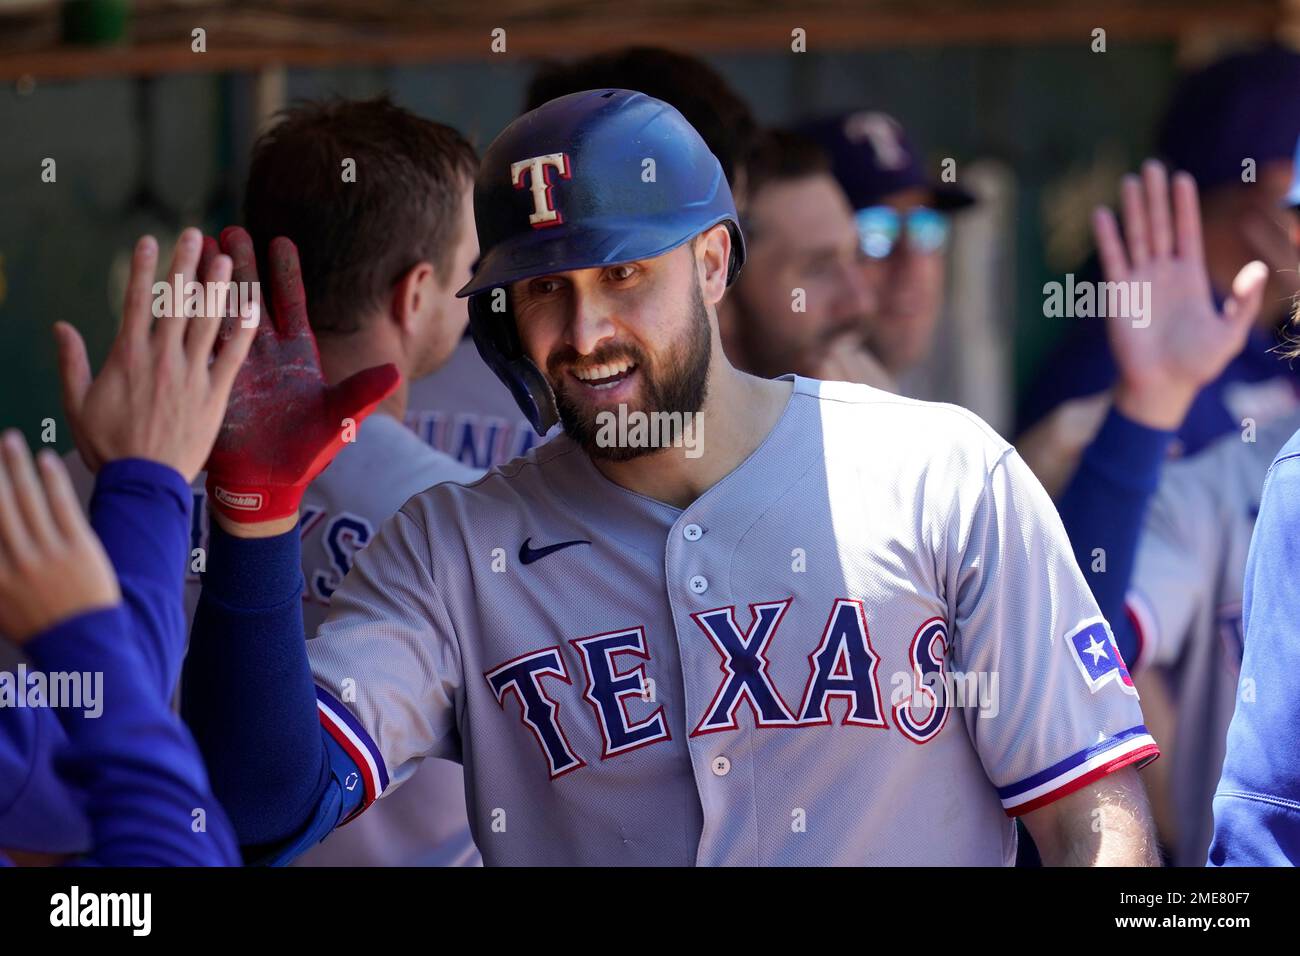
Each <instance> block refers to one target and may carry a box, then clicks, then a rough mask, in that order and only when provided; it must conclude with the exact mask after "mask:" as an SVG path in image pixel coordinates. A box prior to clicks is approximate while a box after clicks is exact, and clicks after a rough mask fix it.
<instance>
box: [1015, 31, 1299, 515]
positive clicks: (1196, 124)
mask: <svg viewBox="0 0 1300 956" xmlns="http://www.w3.org/2000/svg"><path fill="white" fill-rule="evenodd" d="M1297 136H1300V54H1297V53H1294V52H1292V51H1290V50H1285V49H1282V48H1280V47H1272V46H1271V47H1267V48H1264V49H1262V50H1254V51H1251V52H1246V53H1241V54H1237V55H1233V56H1230V57H1227V58H1225V59H1223V60H1221V61H1218V62H1216V63H1214V64H1212V65H1210V66H1209V67H1207V68H1205V69H1202V70H1199V71H1197V72H1195V73H1192V74H1190V75H1188V76H1187V77H1185V78H1184V79H1183V81H1182V82H1181V83H1180V85H1179V87H1178V89H1177V90H1176V91H1175V94H1174V97H1173V100H1172V103H1171V105H1170V107H1169V110H1168V112H1167V115H1166V117H1165V120H1164V124H1163V127H1162V130H1161V133H1160V137H1159V150H1160V152H1161V153H1162V154H1163V155H1164V157H1165V158H1166V159H1167V160H1168V163H1169V164H1170V165H1171V166H1172V167H1173V168H1177V169H1183V170H1186V171H1187V172H1189V173H1190V174H1191V175H1192V176H1193V177H1194V178H1195V180H1196V184H1197V186H1198V188H1199V190H1200V195H1201V219H1202V221H1203V224H1204V230H1203V232H1204V250H1205V251H1204V255H1205V268H1206V271H1207V273H1208V276H1209V282H1210V288H1211V291H1212V293H1213V296H1214V299H1215V301H1216V302H1220V303H1222V302H1223V301H1224V299H1225V298H1226V297H1227V296H1228V294H1229V291H1230V289H1231V282H1232V280H1233V277H1234V276H1235V275H1236V274H1237V272H1238V271H1239V270H1240V269H1241V268H1242V266H1244V265H1245V264H1246V263H1247V262H1250V261H1252V260H1260V261H1262V262H1264V263H1265V264H1266V265H1267V266H1268V267H1269V282H1268V286H1267V287H1266V289H1265V291H1264V295H1263V307H1262V308H1261V309H1260V312H1259V315H1258V321H1257V324H1256V327H1255V328H1253V329H1252V330H1251V331H1250V334H1249V336H1248V337H1247V339H1246V342H1245V345H1244V347H1243V348H1242V349H1241V351H1240V352H1239V353H1238V354H1237V355H1236V356H1234V357H1233V359H1232V360H1231V361H1230V362H1229V363H1228V364H1227V366H1226V367H1225V368H1224V369H1223V371H1222V373H1221V374H1219V375H1218V376H1217V377H1215V378H1214V379H1213V380H1212V381H1210V382H1207V383H1206V384H1205V385H1204V387H1203V388H1202V389H1201V390H1200V391H1199V392H1198V393H1197V394H1196V396H1195V397H1194V398H1193V400H1192V402H1191V405H1190V407H1189V409H1188V411H1187V414H1186V416H1185V418H1184V420H1183V421H1181V422H1179V423H1177V425H1176V426H1175V428H1174V430H1175V432H1176V441H1175V443H1174V444H1173V445H1172V446H1171V450H1172V452H1173V453H1175V454H1178V453H1181V454H1189V455H1190V454H1195V453H1196V452H1198V451H1200V450H1201V449H1202V448H1204V447H1205V446H1206V445H1207V444H1208V443H1210V442H1211V441H1213V440H1214V439H1215V438H1217V437H1219V436H1221V435H1224V434H1225V433H1229V432H1235V431H1237V430H1239V429H1240V428H1241V427H1242V421H1243V419H1246V418H1250V419H1251V420H1253V421H1254V422H1255V423H1256V424H1257V425H1260V426H1262V425H1264V424H1266V423H1267V422H1269V421H1272V420H1274V419H1277V418H1279V417H1281V416H1283V415H1286V414H1287V413H1289V412H1290V411H1292V410H1293V409H1295V408H1296V407H1297V405H1298V404H1300V372H1298V371H1297V370H1296V369H1295V368H1294V367H1293V366H1292V365H1288V364H1287V363H1284V362H1280V361H1278V357H1277V354H1276V353H1275V352H1273V351H1272V349H1274V348H1275V346H1276V345H1277V344H1278V341H1279V337H1278V329H1279V327H1280V326H1281V325H1282V324H1284V323H1285V320H1286V316H1287V314H1288V310H1289V308H1290V303H1291V298H1292V296H1293V295H1294V294H1295V292H1296V291H1297V289H1298V288H1300V277H1298V275H1297V270H1296V265H1295V254H1294V250H1293V248H1292V246H1291V243H1290V241H1289V236H1288V231H1289V225H1290V224H1289V222H1288V217H1287V215H1286V213H1285V210H1284V208H1283V206H1284V204H1283V200H1284V198H1285V197H1286V195H1287V190H1288V188H1289V186H1290V183H1291V180H1292V173H1293V165H1294V164H1293V159H1292V152H1293V150H1294V148H1295V144H1296V138H1297ZM1092 273H1093V274H1087V275H1083V276H1081V277H1080V278H1081V279H1089V280H1092V279H1096V278H1098V276H1097V275H1096V274H1095V269H1094V270H1092ZM1117 374H1118V372H1117V367H1116V360H1115V356H1114V354H1113V352H1112V350H1111V348H1110V346H1109V344H1108V341H1107V338H1106V334H1105V328H1104V323H1102V322H1088V321H1083V322H1077V323H1074V324H1073V325H1072V326H1071V330H1070V332H1069V333H1067V335H1066V336H1065V337H1064V338H1063V340H1062V342H1061V344H1060V346H1059V347H1058V348H1057V349H1056V351H1055V352H1054V353H1053V355H1052V357H1050V358H1049V359H1047V361H1046V362H1045V364H1044V365H1043V366H1042V368H1041V369H1040V371H1039V374H1038V377H1037V380H1036V381H1035V382H1034V383H1033V384H1032V385H1031V387H1030V388H1029V390H1028V391H1027V392H1026V394H1025V396H1024V400H1023V402H1022V404H1021V410H1020V416H1019V419H1020V420H1019V428H1020V430H1021V431H1022V433H1023V432H1025V431H1027V430H1030V429H1032V430H1033V432H1034V435H1033V444H1034V445H1035V447H1033V448H1031V447H1030V443H1029V442H1026V441H1024V440H1023V439H1024V437H1025V436H1024V435H1023V434H1022V440H1020V441H1018V442H1017V445H1018V447H1021V449H1022V452H1023V453H1024V454H1025V456H1026V460H1027V461H1029V463H1030V465H1031V467H1033V468H1034V470H1035V472H1036V473H1037V474H1038V475H1039V478H1040V480H1042V481H1043V482H1044V484H1045V485H1046V486H1047V487H1048V488H1049V490H1059V489H1060V488H1061V487H1063V485H1064V483H1065V482H1066V481H1067V480H1068V477H1069V474H1070V473H1071V472H1072V470H1073V465H1074V463H1075V462H1076V461H1077V457H1078V454H1079V452H1080V451H1081V450H1082V448H1083V447H1084V446H1085V445H1086V444H1087V443H1088V442H1089V441H1090V440H1091V439H1092V437H1093V435H1094V434H1095V433H1096V431H1095V429H1096V425H1095V424H1089V423H1090V422H1093V423H1099V422H1100V420H1101V418H1102V417H1103V416H1104V414H1105V409H1104V403H1105V399H1104V398H1102V399H1100V404H1099V403H1098V400H1096V399H1085V396H1096V395H1098V394H1099V393H1104V392H1105V391H1106V390H1108V389H1109V388H1111V387H1112V386H1113V385H1114V384H1115V382H1116V379H1117ZM1073 400H1078V401H1077V402H1075V404H1066V403H1068V402H1072V401H1073ZM1089 401H1091V406H1092V408H1091V410H1089V408H1088V407H1087V405H1088V402H1089ZM1038 425H1041V426H1042V427H1041V428H1035V426H1038Z"/></svg>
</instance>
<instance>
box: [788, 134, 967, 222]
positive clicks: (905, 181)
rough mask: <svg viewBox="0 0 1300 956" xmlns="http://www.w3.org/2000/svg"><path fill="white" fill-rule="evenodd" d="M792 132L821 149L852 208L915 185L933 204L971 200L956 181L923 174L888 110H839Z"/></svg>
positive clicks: (957, 205) (951, 205)
mask: <svg viewBox="0 0 1300 956" xmlns="http://www.w3.org/2000/svg"><path fill="white" fill-rule="evenodd" d="M795 131H796V132H798V133H800V134H801V135H803V136H805V137H807V138H808V139H810V140H812V141H813V142H815V143H817V144H818V145H819V146H821V148H822V149H823V150H824V151H825V152H826V155H827V156H828V157H829V158H830V161H831V172H832V173H833V174H834V176H835V178H836V179H837V180H839V183H840V186H841V187H843V189H844V192H845V193H846V194H847V195H848V197H849V202H850V203H851V204H852V205H853V208H854V209H867V208H869V207H871V206H875V205H878V204H879V203H880V201H881V200H882V199H884V198H885V197H886V196H888V195H890V194H891V193H896V192H899V191H900V190H904V189H914V188H917V187H919V188H922V189H927V190H929V191H930V193H931V194H932V195H933V196H934V207H935V208H936V209H943V210H948V211H953V210H957V209H963V208H965V207H966V206H969V205H971V204H972V203H974V202H975V197H974V196H973V195H971V194H970V193H969V192H967V191H966V190H965V189H962V188H961V187H960V186H957V185H956V184H954V183H944V182H940V181H938V180H937V179H935V178H934V177H932V176H930V175H928V174H927V173H926V171H925V168H924V166H923V165H922V162H921V157H920V156H919V155H917V151H916V150H915V149H914V148H913V146H912V143H911V141H910V140H909V139H908V136H907V131H906V130H904V129H903V125H902V124H901V123H899V122H898V120H896V119H894V117H892V116H890V115H889V114H888V113H882V112H879V111H877V110H859V111H857V112H854V113H843V114H840V115H837V116H831V117H827V118H825V119H819V120H814V121H812V122H809V123H804V124H803V125H801V126H798V127H796V130H795Z"/></svg>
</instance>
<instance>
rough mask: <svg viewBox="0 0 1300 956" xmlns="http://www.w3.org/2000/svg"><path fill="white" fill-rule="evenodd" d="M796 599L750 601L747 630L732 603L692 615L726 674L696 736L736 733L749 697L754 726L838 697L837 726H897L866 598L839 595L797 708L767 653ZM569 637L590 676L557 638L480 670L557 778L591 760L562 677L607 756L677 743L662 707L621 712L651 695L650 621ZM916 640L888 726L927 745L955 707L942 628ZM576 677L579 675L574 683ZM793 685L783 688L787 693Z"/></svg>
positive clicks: (809, 713)
mask: <svg viewBox="0 0 1300 956" xmlns="http://www.w3.org/2000/svg"><path fill="white" fill-rule="evenodd" d="M792 600H793V598H785V599H783V600H779V601H769V602H765V603H760V604H752V605H750V608H749V612H750V622H749V624H748V627H747V629H746V630H745V631H743V632H742V631H741V629H740V627H739V626H738V624H737V621H736V608H735V607H720V608H715V609H713V610H710V611H703V612H699V613H696V614H693V615H692V617H693V619H694V620H695V623H696V624H697V625H698V626H699V628H700V630H701V631H702V632H703V633H704V636H705V637H707V638H708V639H709V640H710V641H711V642H712V644H713V646H714V648H716V650H717V652H718V656H719V677H718V686H717V691H716V693H714V695H713V698H712V700H711V701H710V703H709V704H708V706H707V707H706V708H704V710H703V712H702V713H701V714H699V715H698V717H697V718H696V719H695V720H694V722H693V726H694V730H692V731H691V733H690V736H691V737H698V736H700V735H703V734H710V733H716V732H718V731H728V730H736V729H737V728H738V727H739V726H740V725H739V723H738V712H739V710H740V707H741V705H742V704H744V705H746V706H747V707H748V709H749V711H750V713H751V715H752V719H753V721H754V725H755V726H756V727H763V728H791V727H808V726H826V725H830V724H833V723H834V717H833V715H832V708H831V702H832V701H835V700H839V701H842V702H843V704H844V707H843V717H842V718H841V720H840V724H841V725H842V726H856V727H865V728H872V729H878V730H888V729H889V728H890V720H889V719H888V717H887V716H886V710H887V708H886V704H885V702H884V700H883V698H882V695H881V690H880V673H879V672H880V665H881V662H882V658H881V655H880V654H878V653H877V652H876V650H875V648H874V647H873V646H872V643H871V637H870V634H869V632H868V628H867V620H866V615H865V611H864V609H863V606H862V602H861V601H856V600H852V599H850V598H840V599H838V600H836V601H835V603H834V607H833V608H832V609H831V611H830V616H829V618H828V619H827V622H826V626H825V629H824V630H823V632H822V634H821V639H820V640H819V641H818V642H817V643H816V645H815V646H810V647H809V651H808V654H807V658H808V665H809V673H808V678H807V681H806V682H805V684H804V686H803V687H802V688H799V691H800V693H799V696H798V700H799V703H798V705H797V706H794V707H792V706H790V705H789V704H788V703H787V702H786V697H784V696H783V695H782V693H781V690H780V689H779V688H777V687H776V686H775V684H774V683H773V681H772V678H771V676H770V675H769V673H768V668H769V661H768V659H767V653H768V651H769V650H770V648H771V646H772V644H773V642H774V641H776V640H778V631H779V628H780V625H781V621H782V619H783V618H784V617H785V612H786V611H787V609H788V608H789V607H790V604H791V601H792ZM796 639H797V638H796V636H794V635H784V636H783V640H785V641H792V640H796ZM569 643H570V644H571V645H572V646H573V647H574V649H575V650H576V651H577V652H578V656H579V660H581V662H582V666H583V670H584V672H585V673H583V674H582V675H571V674H570V673H569V672H568V670H567V669H566V667H565V663H564V656H563V655H562V654H561V652H560V648H559V646H558V645H552V646H550V647H543V648H539V649H538V650H535V651H530V652H528V653H525V654H523V655H521V656H519V657H516V658H514V659H512V660H509V661H505V662H504V663H502V664H499V665H498V666H496V667H494V668H492V669H490V670H488V671H487V672H486V673H485V674H484V675H483V676H484V678H485V679H486V680H487V684H488V687H489V688H490V689H491V691H492V693H493V695H494V696H495V697H496V699H497V702H498V703H499V704H500V705H501V706H502V707H503V708H504V707H505V706H506V705H507V698H511V697H513V698H514V704H515V706H517V707H518V708H519V715H520V720H521V722H522V724H523V726H524V727H526V728H527V729H528V731H529V732H530V733H531V734H532V735H533V737H534V738H536V740H537V744H538V746H539V748H540V750H541V753H542V756H543V757H544V759H545V760H546V763H547V767H548V770H549V775H550V777H551V779H552V780H554V779H556V778H557V777H561V776H563V775H564V774H567V773H571V772H573V771H575V770H579V769H581V768H582V767H585V766H587V761H586V760H584V759H583V757H582V756H581V755H579V754H577V753H576V752H575V751H574V748H573V747H572V746H571V745H570V743H569V739H568V737H567V736H566V735H565V732H564V726H563V720H562V719H561V716H560V714H561V710H562V707H561V701H560V700H557V699H556V697H555V696H553V695H554V693H555V690H556V688H555V683H554V682H556V681H558V682H560V683H562V684H565V685H568V686H570V687H575V686H579V687H580V688H581V690H580V693H581V699H582V700H583V701H585V702H586V703H587V704H588V705H589V706H590V707H591V709H592V710H593V712H594V713H595V717H596V721H597V724H598V725H599V727H600V730H601V734H602V736H603V738H604V747H603V752H602V753H601V754H600V755H599V758H600V759H601V760H608V759H609V758H611V757H614V756H617V755H618V754H621V753H626V752H628V751H630V750H636V749H638V748H640V747H647V746H650V745H651V744H654V743H657V742H659V741H666V740H671V739H672V735H671V734H670V733H669V730H668V726H667V723H666V720H665V717H664V713H663V708H662V707H660V708H659V709H657V710H655V711H654V712H653V713H652V714H650V716H648V717H645V718H643V719H641V720H637V721H633V720H631V719H630V717H629V715H628V712H627V708H626V701H627V700H628V699H631V698H641V699H642V700H644V701H653V699H654V697H653V693H652V688H653V683H652V679H651V678H648V677H647V676H646V668H647V666H648V665H650V664H651V663H652V661H651V655H650V652H649V650H648V648H647V644H646V635H645V628H643V627H639V626H637V627H630V628H627V629H625V630H619V631H612V632H610V633H607V634H595V635H592V636H591V637H583V638H576V639H573V640H571V641H569ZM910 647H911V649H910V659H909V660H907V661H898V662H894V663H896V664H897V665H900V666H902V667H905V668H908V669H910V670H911V672H912V674H913V677H914V685H913V686H914V687H915V693H914V694H913V695H909V696H906V697H904V698H903V699H901V700H895V701H894V702H893V712H892V716H893V725H894V726H895V727H897V729H898V730H899V732H901V733H902V734H903V735H904V736H905V737H907V739H909V740H911V741H912V742H913V743H917V744H924V743H925V742H926V741H928V740H931V739H932V738H933V737H934V736H935V735H937V734H938V733H939V732H940V731H941V730H942V729H943V727H944V724H945V723H946V722H947V719H948V712H949V710H950V704H949V700H948V692H947V685H946V683H945V681H944V679H943V678H944V676H945V659H946V655H947V649H948V628H947V624H946V623H945V622H944V621H943V620H941V619H939V618H932V619H931V620H928V621H926V622H924V623H923V624H922V625H921V626H920V627H919V628H918V629H917V631H916V635H915V636H914V637H913V639H912V641H911V645H910ZM621 655H628V656H630V657H633V658H636V659H638V660H639V661H640V663H635V664H631V665H630V666H629V664H628V663H626V662H620V661H618V660H617V658H619V657H620V656H621ZM575 676H577V677H578V679H579V680H578V684H577V685H575V681H574V677H575ZM790 690H791V689H790V688H787V693H788V692H789V691H790ZM895 696H896V697H897V695H895ZM790 699H791V700H793V699H795V698H794V697H791V698H790ZM918 715H919V716H918Z"/></svg>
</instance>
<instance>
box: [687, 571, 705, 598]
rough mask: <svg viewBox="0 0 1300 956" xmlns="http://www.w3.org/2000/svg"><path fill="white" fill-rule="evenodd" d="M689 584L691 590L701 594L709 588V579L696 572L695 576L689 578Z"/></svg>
mask: <svg viewBox="0 0 1300 956" xmlns="http://www.w3.org/2000/svg"><path fill="white" fill-rule="evenodd" d="M689 584H690V588H691V590H692V591H694V592H695V593H696V594H703V593H704V592H705V591H707V590H708V589H709V579H708V578H706V577H705V576H704V575H702V574H697V575H695V577H693V578H691V580H690V582H689Z"/></svg>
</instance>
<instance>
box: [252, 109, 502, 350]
mask: <svg viewBox="0 0 1300 956" xmlns="http://www.w3.org/2000/svg"><path fill="white" fill-rule="evenodd" d="M346 160H352V161H353V162H354V163H355V181H345V180H344V169H345V167H344V162H345V161H346ZM477 165H478V159H477V157H476V155H475V153H474V148H473V147H472V146H470V144H469V143H468V142H467V141H466V140H465V138H464V137H463V136H461V135H460V133H458V132H456V130H454V129H452V128H451V127H450V126H444V125H443V124H441V123H435V122H433V121H432V120H427V119H423V118H422V117H419V116H416V115H415V114H414V113H411V112H409V111H407V110H404V109H402V108H401V107H399V106H397V105H395V104H394V103H393V102H392V101H391V100H389V98H388V97H387V96H382V97H379V98H376V99H370V100H343V99H331V100H324V101H318V102H304V103H298V104H295V105H294V106H292V107H290V108H289V109H287V110H284V111H283V112H282V113H281V114H280V115H279V120H278V122H277V123H276V124H275V125H274V126H272V127H271V128H270V129H268V130H267V131H266V132H264V133H263V134H262V135H261V136H260V137H258V140H257V142H256V144H255V145H254V146H253V156H252V161H251V163H250V165H249V168H248V181H247V184H246V186H245V193H244V223H245V226H246V227H247V229H248V231H249V234H250V235H251V236H252V237H253V244H254V247H255V248H256V249H257V254H258V260H259V262H260V263H261V265H262V267H263V269H264V268H265V264H266V250H267V248H268V246H269V244H270V242H271V240H272V239H274V238H275V237H276V236H288V237H289V238H290V239H292V240H293V242H294V243H295V244H296V245H297V246H298V254H299V258H300V259H301V261H302V278H303V287H304V291H305V292H306V295H307V307H308V311H307V314H308V315H309V316H310V317H311V325H312V328H313V329H314V330H315V331H316V332H318V333H319V332H329V333H335V334H347V333H350V332H356V331H357V330H358V329H360V328H361V322H362V317H363V316H364V315H365V314H366V313H367V312H368V311H370V310H371V309H373V308H374V307H375V306H376V305H377V304H378V303H379V302H381V301H383V299H384V297H385V296H386V295H387V294H388V291H389V289H391V288H392V285H393V283H394V282H396V281H397V279H398V278H400V277H401V276H402V275H403V274H404V273H405V272H406V271H407V270H409V269H410V268H411V267H412V266H414V265H415V264H416V263H419V262H426V261H427V262H430V263H433V265H434V268H435V269H436V270H437V274H438V277H439V279H440V280H441V281H443V282H446V281H447V280H448V279H449V278H450V276H451V268H452V258H453V253H454V250H455V246H456V243H457V242H458V241H459V240H460V223H461V210H460V204H461V196H462V195H463V192H464V188H465V185H466V183H467V182H468V181H469V180H470V179H472V177H473V175H474V170H475V168H476V167H477ZM350 178H351V177H350ZM263 274H265V273H263Z"/></svg>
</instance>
